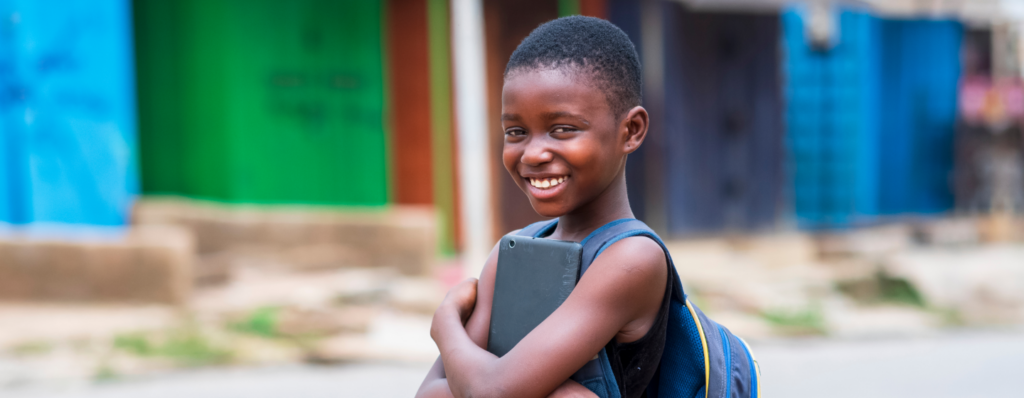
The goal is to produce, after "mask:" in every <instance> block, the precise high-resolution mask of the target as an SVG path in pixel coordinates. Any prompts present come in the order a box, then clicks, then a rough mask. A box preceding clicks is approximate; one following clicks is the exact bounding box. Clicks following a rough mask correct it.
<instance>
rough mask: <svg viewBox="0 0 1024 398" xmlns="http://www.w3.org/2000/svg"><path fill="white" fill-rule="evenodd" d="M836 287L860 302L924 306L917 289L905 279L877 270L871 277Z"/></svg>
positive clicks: (839, 284)
mask: <svg viewBox="0 0 1024 398" xmlns="http://www.w3.org/2000/svg"><path fill="white" fill-rule="evenodd" d="M836 288H837V289H839V291H841V292H843V293H844V294H846V295H847V296H849V297H852V298H853V299H854V300H856V301H857V302H859V303H861V304H902V305H909V306H913V307H918V308H925V307H926V303H925V301H924V299H923V298H922V297H921V294H920V293H919V292H918V291H917V289H916V288H915V287H914V285H912V284H911V283H910V282H908V281H907V280H906V279H902V278H896V277H892V276H890V275H888V274H886V273H884V272H879V273H878V274H876V275H875V276H874V277H873V278H868V279H862V280H854V281H843V282H839V283H837V284H836Z"/></svg>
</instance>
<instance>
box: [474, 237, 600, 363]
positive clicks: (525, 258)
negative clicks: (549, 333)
mask: <svg viewBox="0 0 1024 398" xmlns="http://www.w3.org/2000/svg"><path fill="white" fill-rule="evenodd" d="M498 247H499V249H498V270H497V275H496V276H495V279H494V302H493V303H492V304H491V331H490V337H489V338H488V340H487V351H490V352H491V353H493V354H494V355H497V356H499V357H500V356H503V355H505V354H506V353H508V352H509V351H511V350H512V347H515V345H516V344H517V343H519V340H522V339H523V337H526V335H527V334H528V333H530V331H531V330H533V328H535V327H537V325H539V324H540V323H541V322H543V321H544V319H546V318H547V317H548V315H551V313H552V312H555V309H557V308H558V306H559V305H562V302H564V301H565V299H566V298H568V297H569V293H572V289H573V288H575V287H576V281H577V280H579V274H580V261H581V256H582V254H583V246H582V245H580V244H579V243H576V242H567V241H561V240H552V239H543V238H532V237H529V236H513V235H506V236H505V237H504V238H501V242H500V243H499V244H498Z"/></svg>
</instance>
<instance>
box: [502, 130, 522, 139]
mask: <svg viewBox="0 0 1024 398" xmlns="http://www.w3.org/2000/svg"><path fill="white" fill-rule="evenodd" d="M524 135H526V132H525V131H523V130H519V129H512V130H505V136H506V137H521V136H524Z"/></svg>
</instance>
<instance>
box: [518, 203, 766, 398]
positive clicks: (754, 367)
mask: <svg viewBox="0 0 1024 398" xmlns="http://www.w3.org/2000/svg"><path fill="white" fill-rule="evenodd" d="M557 223H558V220H557V219H556V220H552V221H541V222H537V223H533V224H530V225H528V226H527V227H526V228H523V229H522V230H520V231H519V232H518V233H517V235H519V236H530V237H535V238H539V237H542V236H546V235H548V234H550V233H551V231H554V229H555V226H556V225H557ZM632 236H646V237H648V238H651V239H652V240H654V241H655V242H658V245H659V246H661V249H662V250H663V251H664V252H665V259H666V260H667V261H668V266H669V270H670V271H671V275H670V277H671V278H675V280H674V283H675V284H674V285H673V287H674V289H673V291H672V297H671V300H672V302H671V303H670V304H669V319H668V331H667V336H666V339H665V350H664V351H663V353H662V356H661V363H660V364H659V366H658V370H657V371H656V372H655V375H654V378H653V379H652V380H651V382H650V384H648V385H647V396H648V397H651V398H657V397H686V398H733V397H742V398H747V397H749V398H758V397H760V396H761V390H760V385H759V383H758V381H759V379H760V377H761V370H760V368H759V367H758V364H757V360H756V359H755V358H754V355H753V354H752V353H751V351H750V347H748V346H747V343H746V342H745V341H743V339H741V338H739V337H737V336H736V335H734V334H732V332H730V331H729V329H727V328H725V327H724V326H722V325H719V324H718V323H715V322H714V321H712V320H711V319H709V318H708V317H707V316H706V315H704V313H703V312H702V311H701V310H700V309H699V308H697V306H695V305H693V303H691V302H690V301H689V300H687V298H686V294H684V293H683V288H682V283H681V280H680V279H679V274H678V273H677V272H676V268H675V265H673V263H672V256H671V255H670V254H669V252H668V249H667V248H666V247H665V243H664V242H662V240H661V238H659V237H658V234H656V233H654V231H653V230H651V228H650V227H648V226H647V224H644V223H643V222H642V221H640V220H636V219H631V218H629V219H621V220H616V221H612V222H610V223H608V224H605V225H604V226H602V227H601V228H598V229H596V230H595V231H594V232H592V233H591V234H590V235H588V236H587V237H586V238H585V239H583V241H582V242H580V244H582V245H583V259H582V261H581V262H580V276H582V275H583V273H584V272H586V271H587V269H588V268H589V267H590V264H591V263H593V262H594V259H595V258H597V256H599V255H601V252H603V251H604V249H605V248H607V247H608V246H611V245H612V244H613V243H615V242H618V241H620V240H622V239H624V238H628V237H632ZM572 380H575V381H577V382H579V383H580V384H582V385H583V386H585V387H587V388H588V389H590V391H593V392H594V393H595V394H597V396H599V397H601V398H622V397H621V396H620V392H619V386H618V383H617V381H616V380H615V375H614V373H613V372H612V367H611V362H609V359H608V354H607V352H606V349H605V348H602V349H601V352H600V353H598V355H597V357H596V358H595V359H593V360H591V361H590V362H587V364H586V365H584V366H583V368H581V369H580V370H579V371H577V372H576V373H575V374H573V376H572Z"/></svg>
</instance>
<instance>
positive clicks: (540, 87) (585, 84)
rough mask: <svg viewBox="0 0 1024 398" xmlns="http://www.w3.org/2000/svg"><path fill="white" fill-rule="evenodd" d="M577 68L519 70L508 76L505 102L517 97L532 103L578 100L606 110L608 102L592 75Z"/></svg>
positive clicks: (503, 102)
mask: <svg viewBox="0 0 1024 398" xmlns="http://www.w3.org/2000/svg"><path fill="white" fill-rule="evenodd" d="M573 69H575V68H537V69H527V70H517V71H513V72H512V73H509V74H507V75H506V76H505V84H504V86H503V87H502V105H503V106H506V105H510V104H511V103H515V102H517V100H525V101H528V102H529V103H530V104H537V102H538V101H537V100H542V101H540V102H543V103H549V104H550V103H575V104H579V105H583V106H586V107H588V108H596V109H594V110H602V111H604V110H606V109H607V108H608V102H607V98H606V95H605V93H604V92H603V90H602V89H601V87H600V85H598V84H595V81H594V78H593V76H588V75H587V74H586V73H585V72H584V71H578V70H573Z"/></svg>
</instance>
